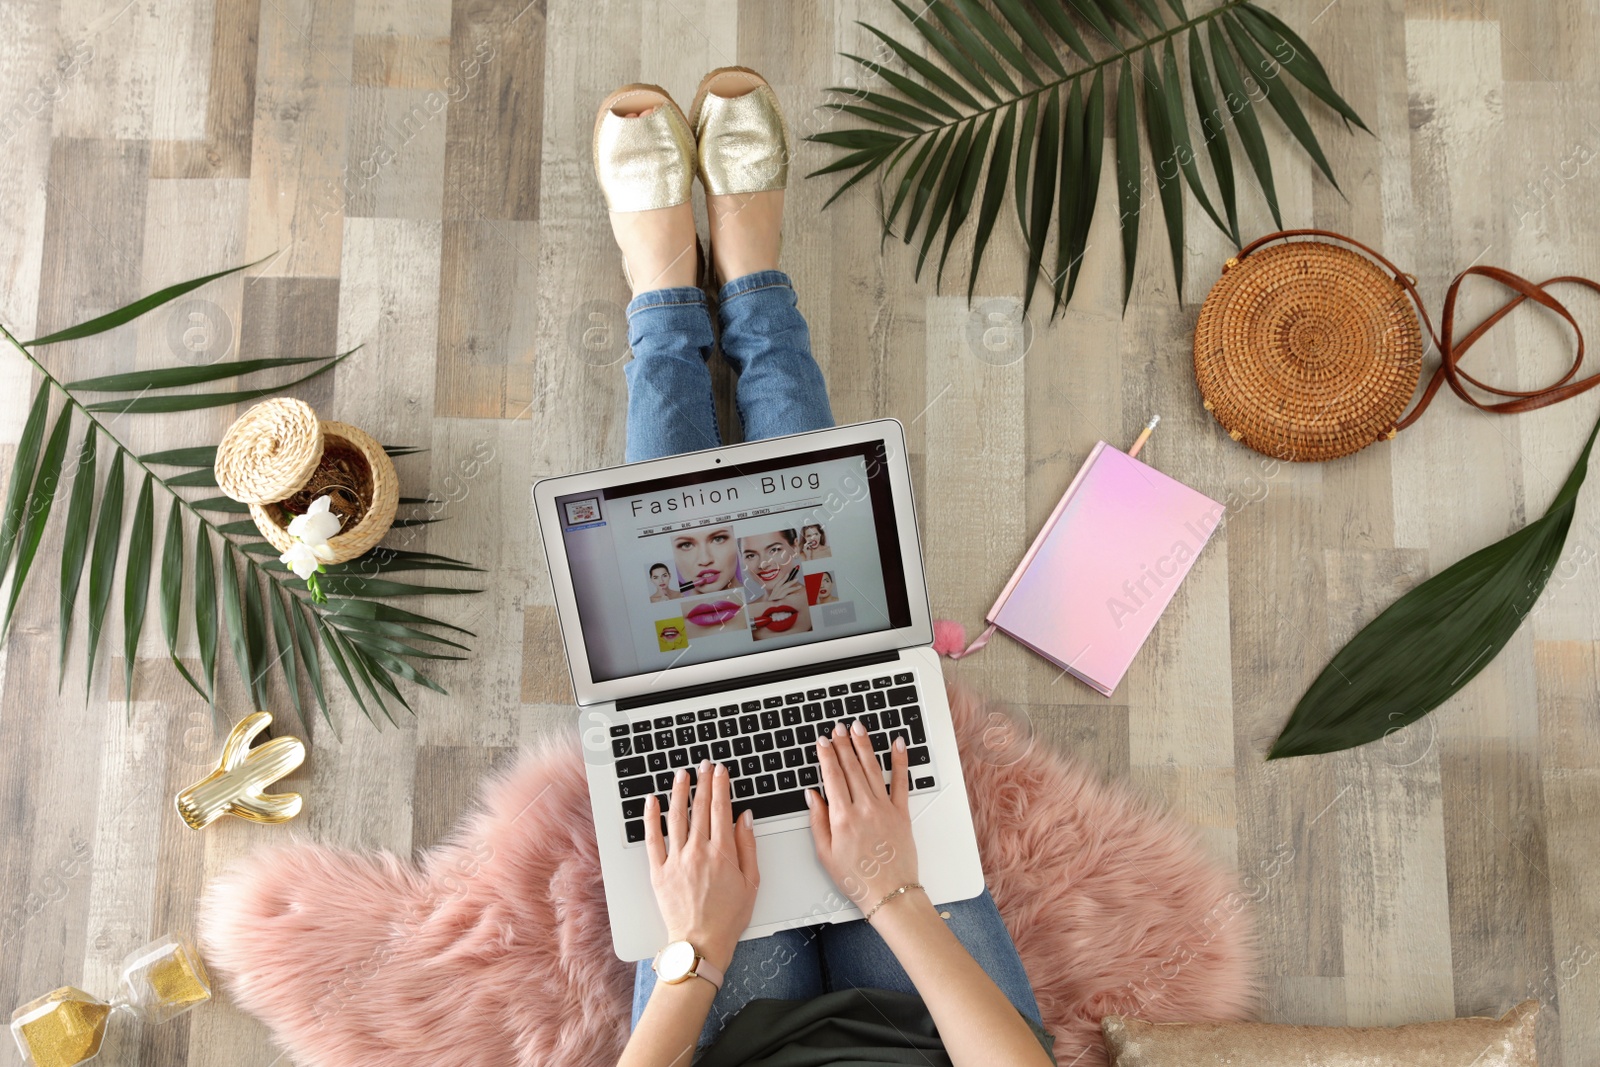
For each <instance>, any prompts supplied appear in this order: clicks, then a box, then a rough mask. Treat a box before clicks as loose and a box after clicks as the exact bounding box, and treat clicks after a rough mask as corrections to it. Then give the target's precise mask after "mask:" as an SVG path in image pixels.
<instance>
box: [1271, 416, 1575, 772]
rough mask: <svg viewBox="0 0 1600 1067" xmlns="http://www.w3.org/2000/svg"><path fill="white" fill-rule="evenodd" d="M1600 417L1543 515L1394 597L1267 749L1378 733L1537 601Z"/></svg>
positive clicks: (1354, 740) (1480, 655)
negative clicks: (1563, 482) (1399, 596)
mask: <svg viewBox="0 0 1600 1067" xmlns="http://www.w3.org/2000/svg"><path fill="white" fill-rule="evenodd" d="M1597 434H1600V422H1597V423H1596V424H1595V428H1594V429H1593V430H1591V431H1590V433H1589V439H1588V441H1587V442H1585V444H1584V446H1583V451H1582V452H1581V453H1579V455H1578V461H1577V463H1576V464H1574V465H1573V468H1572V472H1571V473H1570V474H1568V475H1567V480H1566V482H1565V484H1563V485H1562V487H1561V490H1560V491H1559V492H1558V493H1557V494H1556V497H1555V500H1553V501H1552V502H1551V504H1550V507H1549V509H1548V510H1547V511H1546V512H1545V513H1544V516H1543V517H1542V518H1540V519H1538V520H1536V521H1534V522H1530V523H1528V524H1527V525H1526V526H1524V527H1523V528H1522V529H1520V530H1518V531H1517V532H1516V533H1514V534H1512V535H1511V536H1509V537H1507V538H1505V539H1503V540H1501V541H1498V542H1496V543H1495V544H1492V545H1490V546H1489V547H1487V548H1483V549H1479V550H1478V551H1477V552H1474V553H1473V554H1472V555H1470V556H1468V557H1467V558H1466V559H1463V560H1461V561H1460V562H1459V563H1456V564H1454V565H1453V566H1451V567H1449V568H1447V569H1446V570H1444V571H1442V572H1440V573H1439V574H1436V575H1434V576H1433V577H1432V578H1429V579H1428V580H1427V581H1426V582H1423V583H1422V584H1421V585H1419V586H1417V587H1416V588H1415V589H1413V590H1411V591H1410V592H1409V593H1407V594H1406V595H1405V596H1402V597H1401V598H1400V599H1399V600H1396V601H1395V602H1394V603H1393V604H1391V605H1389V607H1388V608H1387V609H1386V610H1385V611H1384V612H1383V613H1382V614H1381V615H1379V616H1378V617H1377V618H1376V619H1373V620H1372V621H1371V622H1370V623H1368V624H1367V625H1366V627H1364V628H1363V629H1362V631H1361V632H1360V633H1358V634H1356V636H1355V637H1354V638H1352V639H1351V641H1350V643H1349V644H1347V645H1345V646H1344V648H1342V649H1340V650H1339V652H1338V654H1337V655H1335V656H1334V657H1333V660H1332V662H1330V663H1329V664H1328V666H1327V667H1326V668H1325V669H1324V670H1323V672H1322V674H1320V675H1319V676H1318V677H1317V680H1316V681H1314V682H1312V683H1311V688H1310V689H1308V690H1306V693H1305V696H1303V697H1301V698H1300V703H1299V704H1298V705H1296V707H1295V709H1294V712H1293V714H1291V715H1290V716H1289V722H1288V724H1287V725H1285V726H1284V728H1283V733H1282V734H1280V735H1279V737H1278V740H1277V741H1276V742H1275V743H1274V744H1273V746H1272V749H1271V751H1270V752H1269V753H1268V755H1267V758H1268V759H1282V758H1284V757H1286V756H1304V755H1309V754H1311V753H1316V752H1336V751H1338V750H1340V749H1345V748H1354V747H1355V746H1357V745H1364V744H1367V743H1368V742H1371V741H1377V740H1379V739H1381V738H1383V737H1384V736H1386V735H1387V734H1388V733H1390V732H1391V731H1393V730H1398V729H1400V728H1401V727H1403V726H1406V725H1407V724H1409V723H1412V722H1415V721H1416V720H1417V719H1420V718H1421V717H1422V716H1424V715H1426V714H1427V713H1428V712H1430V711H1432V710H1433V709H1434V708H1436V707H1438V706H1439V705H1440V704H1443V703H1444V702H1445V701H1446V700H1449V699H1450V698H1451V697H1452V696H1454V695H1455V694H1456V692H1457V691H1459V690H1460V689H1461V687H1462V686H1464V685H1466V684H1467V683H1468V682H1469V681H1471V680H1472V679H1473V678H1474V677H1475V676H1476V675H1477V673H1478V672H1479V671H1481V670H1483V668H1484V667H1486V666H1488V664H1489V661H1490V660H1492V659H1494V657H1495V656H1497V655H1498V654H1499V653H1500V650H1501V649H1502V648H1504V647H1505V644H1506V642H1507V641H1509V640H1511V635H1512V634H1514V633H1516V631H1517V627H1519V626H1521V625H1522V620H1523V619H1525V618H1527V616H1528V613H1529V612H1530V611H1531V610H1533V605H1534V603H1535V602H1536V601H1537V600H1538V599H1539V595H1540V594H1541V593H1543V592H1544V587H1545V584H1546V583H1547V582H1548V581H1549V580H1550V574H1551V572H1552V571H1553V570H1554V569H1555V566H1556V563H1557V562H1558V561H1559V560H1560V559H1561V551H1562V549H1563V548H1564V547H1565V545H1566V542H1567V532H1568V530H1569V529H1570V528H1571V526H1572V517H1573V515H1574V513H1575V512H1576V510H1577V504H1578V491H1579V490H1580V489H1581V488H1582V487H1583V482H1584V479H1585V477H1587V475H1588V472H1589V454H1590V452H1591V451H1592V450H1593V449H1594V442H1595V436H1596V435H1597Z"/></svg>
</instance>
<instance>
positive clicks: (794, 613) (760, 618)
mask: <svg viewBox="0 0 1600 1067" xmlns="http://www.w3.org/2000/svg"><path fill="white" fill-rule="evenodd" d="M750 613H751V614H750V634H751V636H752V637H753V638H754V639H755V640H757V641H765V640H767V639H769V638H773V637H779V636H781V635H784V634H792V633H793V634H803V633H808V632H810V630H811V606H810V604H808V603H807V602H806V583H805V582H803V581H801V580H800V566H799V564H796V565H794V566H793V567H790V568H789V569H788V571H786V572H784V574H783V575H782V576H781V577H780V578H779V579H778V582H777V583H776V584H775V587H774V589H773V594H772V595H771V596H763V597H762V598H761V599H759V600H755V601H753V602H752V603H751V604H750Z"/></svg>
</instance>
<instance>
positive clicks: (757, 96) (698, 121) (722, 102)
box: [689, 67, 790, 196]
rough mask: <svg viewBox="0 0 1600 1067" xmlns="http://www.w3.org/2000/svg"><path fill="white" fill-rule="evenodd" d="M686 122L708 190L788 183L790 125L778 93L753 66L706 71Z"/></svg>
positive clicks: (747, 189)
mask: <svg viewBox="0 0 1600 1067" xmlns="http://www.w3.org/2000/svg"><path fill="white" fill-rule="evenodd" d="M730 94H731V95H730ZM689 124H690V126H691V127H693V129H694V135H695V140H696V142H697V144H698V148H697V150H696V162H697V164H698V168H699V171H700V181H701V183H702V184H703V185H704V186H705V187H706V192H707V193H709V194H711V195H713V196H722V195H725V194H728V193H763V192H767V191H769V190H772V189H782V188H784V187H785V186H786V185H788V183H789V155H790V140H789V127H788V124H787V123H785V122H784V120H783V111H782V109H781V108H779V106H778V97H777V94H776V93H774V92H773V91H772V86H771V85H769V84H767V80H766V79H765V78H763V77H762V76H761V75H759V74H757V73H756V72H755V71H753V70H751V69H750V68H748V67H719V68H717V69H716V70H714V71H712V72H711V73H710V74H707V75H706V76H705V77H704V78H703V79H701V82H700V88H699V90H698V91H697V92H696V93H695V96H694V105H693V107H691V108H690V109H689Z"/></svg>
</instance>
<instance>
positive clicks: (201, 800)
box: [177, 711, 306, 830]
mask: <svg viewBox="0 0 1600 1067" xmlns="http://www.w3.org/2000/svg"><path fill="white" fill-rule="evenodd" d="M271 722H272V715H271V713H270V712H265V711H257V712H253V713H251V714H250V715H247V716H245V717H244V719H243V720H241V721H240V723H239V725H238V726H235V727H234V728H233V732H231V733H230V734H228V740H227V741H225V742H224V743H223V745H222V760H221V761H220V762H219V763H218V764H217V769H216V770H214V771H212V772H211V773H210V774H208V775H206V776H205V777H204V778H202V779H201V780H200V781H198V782H196V783H195V784H194V785H191V786H190V787H189V788H187V789H185V790H184V791H183V792H181V793H179V794H178V796H177V804H178V814H179V815H182V816H183V821H184V822H186V823H188V824H189V825H190V826H191V827H193V828H194V829H196V830H200V829H203V828H205V827H207V826H210V825H211V824H212V823H213V822H216V821H217V820H218V819H220V818H221V817H222V816H224V815H237V816H238V817H239V818H241V819H249V820H250V821H251V822H288V821H289V820H290V819H292V818H294V817H295V816H296V815H298V814H300V794H299V793H268V792H266V788H267V787H268V786H269V785H271V784H272V783H273V782H276V781H277V780H278V779H279V778H282V777H283V776H284V775H286V774H288V773H289V772H290V771H292V770H294V769H295V768H296V767H298V766H300V764H302V763H304V762H305V758H306V746H305V743H304V742H302V741H301V740H300V739H299V738H298V737H274V738H273V739H272V740H270V741H268V742H267V743H266V744H264V745H261V746H259V747H257V748H251V747H250V743H251V742H252V741H254V740H255V736H256V735H257V734H259V733H260V732H261V731H262V730H265V729H266V728H267V726H268V725H269V724H271Z"/></svg>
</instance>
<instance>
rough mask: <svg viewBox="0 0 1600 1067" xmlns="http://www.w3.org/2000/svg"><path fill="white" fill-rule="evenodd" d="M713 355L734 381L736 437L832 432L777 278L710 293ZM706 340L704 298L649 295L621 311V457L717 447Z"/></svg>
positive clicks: (823, 389)
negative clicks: (718, 326)
mask: <svg viewBox="0 0 1600 1067" xmlns="http://www.w3.org/2000/svg"><path fill="white" fill-rule="evenodd" d="M717 317H718V318H719V319H721V321H722V357H723V358H724V359H725V360H727V361H728V365H729V366H731V367H732V368H733V369H734V371H735V372H737V373H738V375H739V385H738V389H737V392H736V400H737V403H738V409H739V421H740V422H741V423H742V424H743V426H744V439H745V440H746V441H756V440H760V439H761V438H763V437H779V436H782V435H783V434H791V433H803V432H805V431H806V430H820V429H823V428H825V427H828V426H832V425H833V411H832V409H831V408H829V406H828V387H827V385H826V384H824V382H823V380H822V369H821V368H820V367H818V366H817V363H816V360H814V359H812V358H811V331H810V330H808V329H807V328H806V320H805V319H804V318H803V317H801V315H800V311H799V309H798V308H797V307H796V306H795V296H794V285H793V284H792V283H791V282H790V281H789V276H788V275H787V274H784V273H783V272H782V271H776V270H764V271H758V272H757V273H755V274H746V275H745V276H744V277H742V278H735V279H734V280H733V281H731V282H729V283H728V284H727V285H724V286H723V287H722V291H721V292H720V293H719V294H718V305H717ZM713 344H714V339H713V337H712V334H711V315H710V312H709V310H708V309H707V306H706V295H705V294H704V293H702V292H701V291H700V290H699V289H689V288H681V289H657V290H655V291H654V292H649V293H640V294H639V295H638V296H636V297H634V298H633V300H632V301H631V302H629V304H628V345H629V347H630V348H632V349H633V359H631V360H630V361H629V362H628V363H627V365H626V366H624V367H623V374H624V375H625V376H626V377H627V380H628V447H627V459H628V462H629V463H633V462H635V461H637V460H641V459H657V458H659V457H661V456H672V455H676V454H678V453H680V452H698V451H699V450H701V449H704V448H715V447H717V446H718V445H720V444H722V436H721V434H719V433H718V432H717V413H716V408H715V407H714V405H713V403H712V400H711V371H710V368H708V367H707V366H706V361H707V360H709V359H710V358H711V349H712V346H713Z"/></svg>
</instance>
